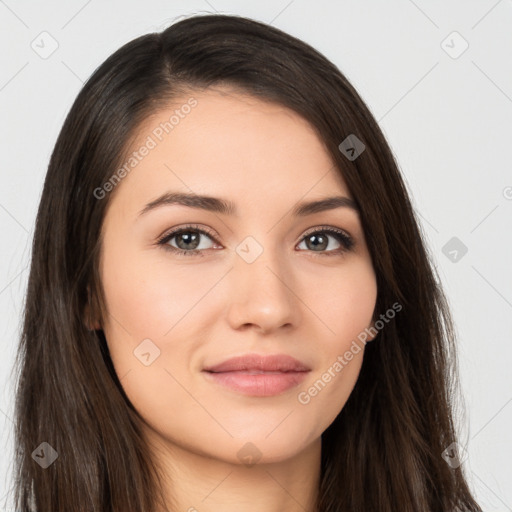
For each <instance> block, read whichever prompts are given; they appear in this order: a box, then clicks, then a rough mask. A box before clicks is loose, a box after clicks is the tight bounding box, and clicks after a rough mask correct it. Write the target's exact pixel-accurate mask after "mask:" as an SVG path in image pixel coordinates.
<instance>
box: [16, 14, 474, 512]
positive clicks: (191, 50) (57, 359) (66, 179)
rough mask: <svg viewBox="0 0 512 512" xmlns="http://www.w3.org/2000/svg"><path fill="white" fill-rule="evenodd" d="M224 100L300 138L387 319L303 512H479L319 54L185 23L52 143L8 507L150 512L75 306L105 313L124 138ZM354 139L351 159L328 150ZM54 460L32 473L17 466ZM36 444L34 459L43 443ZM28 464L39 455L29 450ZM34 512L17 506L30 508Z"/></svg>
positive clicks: (410, 301)
mask: <svg viewBox="0 0 512 512" xmlns="http://www.w3.org/2000/svg"><path fill="white" fill-rule="evenodd" d="M213 85H215V86H222V85H225V86H229V87H231V88H234V89H235V90H239V91H241V92H244V93H249V94H251V95H254V96H257V97H259V98H261V99H264V100H266V101H270V102H275V103H277V104H280V105H283V106H286V107H288V108H290V109H292V110H294V111H295V112H297V113H298V114H299V115H301V116H302V117H303V118H304V119H306V120H307V121H308V122H309V123H310V124H311V126H312V127H313V128H314V129H315V130H316V132H317V133H318V135H319V137H320V138H321V140H323V141H324V144H325V147H326V149H327V151H328V152H329V154H330V155H331V157H332V159H333V161H334V162H335V164H336V167H337V171H338V172H339V173H341V175H342V176H343V178H344V180H345V182H346V184H347V186H348V188H349V190H350V193H351V195H352V196H353V197H354V199H355V201H356V204H357V206H358V208H359V209H360V212H361V213H360V219H361V222H362V226H363V229H364V232H365V237H366V240H367V244H368V249H369V251H370V255H371V258H372V262H373V266H374V269H375V273H376V278H377V287H378V294H377V303H376V307H375V312H376V313H375V316H376V317H378V316H377V312H381V311H385V310H387V309H388V308H389V307H390V305H391V304H393V303H395V302H396V301H398V302H399V303H400V304H401V305H402V308H403V309H402V311H401V312H400V314H398V315H396V316H395V317H394V318H393V319H392V320H391V321H389V322H388V324H387V326H386V328H385V329H383V330H382V331H380V332H379V334H378V336H377V338H376V339H375V340H374V341H373V342H372V343H370V344H368V345H367V347H366V351H365V354H364V360H363V364H362V367H361V372H360V375H359V378H358V380H357V383H356V385H355V387H354V389H353V391H352V393H351V395H350V397H349V399H348V401H347V403H346V404H345V406H344V407H343V409H342V410H341V412H340V413H339V415H338V416H337V417H336V419H335V420H334V422H333V423H332V424H331V425H330V426H329V427H328V428H327V430H326V431H325V432H324V433H323V435H322V459H321V481H320V489H319V500H318V511H319V512H335V511H350V512H363V511H364V512H371V511H375V512H377V511H378V512H385V511H386V512H396V511H400V512H409V511H410V512H413V511H415V512H418V511H420V510H421V511H422V512H426V511H435V512H439V511H452V510H454V509H456V507H457V506H458V507H460V509H463V510H465V511H471V512H476V511H480V512H481V509H480V507H479V506H478V504H477V503H476V501H475V500H474V498H473V497H472V495H471V492H470V490H469V488H468V485H467V483H466V480H465V476H464V473H463V470H462V466H461V465H460V466H459V465H457V464H455V465H453V464H452V465H450V464H448V463H447V462H446V461H445V459H444V458H443V455H442V454H443V452H444V451H445V450H446V449H447V448H448V447H450V446H451V445H452V443H455V442H456V440H457V438H456V432H455V426H454V420H453V416H452V415H453V414H454V412H458V410H456V405H457V402H456V399H457V398H458V396H457V393H459V392H460V390H459V383H458V378H457V364H456V353H455V350H454V348H455V347H454V342H455V333H454V328H453V325H452V320H451V316H450V312H449V308H448V304H447V300H446V298H445V296H444V294H443V291H442V289H441V286H440V283H439V279H438V277H437V274H436V272H435V270H434V268H435V267H434V265H433V263H432V261H431V256H430V254H429V253H428V250H427V248H426V246H425V243H424V241H423V237H422V234H421V232H420V229H419V223H418V221H417V219H416V217H415V213H414V211H413V208H412V206H411V203H410V199H409V197H408V193H407V190H406V187H405V184H404V182H403V180H402V178H401V176H400V173H399V170H398V166H397V163H396V162H395V159H394V156H393V154H392V152H391V150H390V148H389V146H388V144H387V142H386V140H385V138H384V136H383V133H382V132H381V130H380V128H379V126H378V124H377V122H376V121H375V119H374V118H373V116H372V115H371V113H370V111H369V109H368V107H367V106H366V105H365V103H364V102H363V100H362V99H361V97H360V96H359V94H358V93H357V92H356V90H355V89H354V87H353V86H352V85H351V84H350V83H349V81H348V80H347V79H346V78H345V76H344V75H343V74H342V73H341V72H340V71H339V70H338V69H337V68H336V67H335V66H334V65H333V64H332V63H331V62H330V61H329V60H327V59H326V58H325V57H324V56H322V55H321V54H320V53H318V52H317V51H316V50H314V49H313V48H312V47H311V46H309V45H307V44H305V43H304V42H302V41H300V40H298V39H296V38H294V37H292V36H290V35H287V34H285V33H283V32H282V31H280V30H278V29H276V28H273V27H271V26H268V25H265V24H263V23H260V22H257V21H253V20H250V19H247V18H243V17H239V16H231V15H200V16H192V17H189V18H185V19H183V20H180V21H179V22H177V23H175V24H173V25H172V26H170V27H168V28H167V29H166V30H164V31H163V32H161V33H152V34H147V35H143V36H141V37H138V38H136V39H135V40H133V41H131V42H129V43H127V44H125V45H124V46H123V47H122V48H120V49H119V50H117V51H116V52H115V53H114V54H113V55H112V56H110V57H109V58H108V59H107V60H106V61H105V62H104V63H103V64H102V65H101V66H100V67H99V68H98V69H97V70H96V71H95V72H94V74H93V75H92V76H91V77H90V79H89V80H88V81H87V82H86V83H85V85H84V87H83V89H82V90H81V91H80V93H79V95H78V97H77V98H76V100H75V102H74V104H73V106H72V108H71V110H70V112H69V114H68V116H67V118H66V120H65V123H64V125H63V127H62V130H61V132H60V135H59V137H58V140H57V142H56V145H55V148H54V151H53V154H52V156H51V160H50V163H49V167H48V172H47V175H46V180H45V183H44V189H43V193H42V197H41V201H40V204H39V210H38V213H37V220H36V227H35V234H34V240H33V247H32V260H31V267H30V276H29V281H28V289H27V296H26V304H25V309H24V312H23V315H24V316H23V330H22V336H21V340H20V346H19V349H18V354H17V359H16V364H17V367H18V368H19V370H18V371H19V376H18V378H19V383H18V388H17V396H16V410H15V413H16V419H15V424H16V430H15V435H16V439H15V443H16V449H17V452H16V471H15V478H16V480H15V483H16V485H15V491H16V492H15V499H16V507H17V510H19V511H20V512H27V511H29V510H37V511H38V512H50V511H51V512H54V511H57V510H58V511H64V510H66V511H68V510H81V511H96V512H97V511H100V510H101V511H102V512H107V511H112V512H114V511H115V512H127V511H128V510H129V511H131V512H154V511H155V510H156V508H157V507H158V506H162V503H163V498H162V496H163V494H161V493H160V486H161V479H160V477H161V474H160V472H159V470H158V468H156V466H155V464H154V463H153V461H151V462H150V461H148V460H147V457H146V454H147V449H146V446H145V440H144V437H143V435H142V429H141V424H142V419H141V418H140V416H139V415H138V413H137V411H136V410H135V409H134V407H133V406H132V405H131V403H130V401H129V400H128V399H127V397H126V395H125V394H124V392H123V388H122V386H121V384H120V382H119V378H118V376H117V375H116V372H115V370H114V368H113V365H112V362H111V360H110V356H109V352H108V348H107V345H106V340H105V337H104V333H103V332H102V331H101V330H98V331H94V330H93V331H90V330H88V329H87V327H86V325H85V323H84V321H83V318H84V314H85V311H86V310H87V307H88V305H90V307H91V310H92V311H93V312H94V313H95V314H97V315H99V318H103V317H102V315H106V314H108V313H107V310H106V307H105V299H104V295H103V290H102V285H101V282H100V279H99V271H98V261H99V255H100V250H101V236H100V233H101V228H102V222H103V219H104V216H105V212H106V208H107V206H108V204H109V200H111V197H112V194H110V196H109V197H106V198H105V199H96V197H95V194H94V191H95V190H97V189H98V187H102V185H103V184H104V183H105V182H106V181H107V180H108V179H109V178H110V177H111V176H112V175H113V174H114V173H115V171H116V169H118V166H119V165H121V164H122V162H123V160H124V156H125V152H126V150H127V147H128V145H129V143H130V141H131V140H132V139H133V137H134V136H135V134H136V133H137V127H138V126H139V125H140V123H141V122H142V121H143V120H144V119H146V118H147V117H148V116H149V115H151V114H152V113H155V112H156V111H157V110H159V109H160V108H162V107H164V106H166V105H168V104H169V101H170V100H172V99H173V98H177V97H178V96H180V95H182V94H183V93H184V92H187V91H188V92H190V91H194V90H204V89H205V88H207V87H209V86H213ZM351 135H355V136H356V137H357V138H358V139H360V140H361V141H362V142H363V143H364V145H365V150H364V151H363V152H362V153H361V154H360V155H359V156H358V157H357V158H356V159H353V160H349V159H347V158H346V156H345V155H344V154H342V152H341V151H340V149H339V145H340V143H341V142H342V141H344V140H345V139H346V138H347V137H348V136H351ZM43 441H44V442H47V443H48V444H49V445H51V447H52V448H53V449H54V450H56V452H57V453H58V459H57V461H56V462H55V463H53V464H51V465H50V466H49V467H48V468H47V469H45V470H42V469H41V467H40V466H39V465H38V464H37V463H36V462H35V460H33V457H32V456H31V455H32V454H33V452H34V450H35V449H36V448H38V447H39V446H40V444H41V443H42V442H43ZM45 446H46V445H45ZM39 449H41V448H39ZM31 503H32V508H31Z"/></svg>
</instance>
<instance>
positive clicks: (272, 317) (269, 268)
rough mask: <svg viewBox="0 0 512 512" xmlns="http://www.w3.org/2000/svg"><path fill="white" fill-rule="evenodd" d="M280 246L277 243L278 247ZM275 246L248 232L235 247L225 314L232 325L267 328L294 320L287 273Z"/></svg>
mask: <svg viewBox="0 0 512 512" xmlns="http://www.w3.org/2000/svg"><path fill="white" fill-rule="evenodd" d="M282 249H283V248H282V247H281V250H282ZM281 256H282V255H281V254H280V253H279V248H278V247H277V246H276V247H271V246H270V245H267V246H265V247H264V246H263V244H261V243H260V242H259V241H257V240H256V239H255V238H253V237H251V236H248V237H246V238H245V239H244V240H243V241H242V242H241V243H240V244H238V246H237V248H236V255H235V257H234V268H233V270H232V272H230V275H231V280H232V283H233V286H232V295H231V303H230V307H229V314H228V318H229V321H230V323H231V324H232V326H233V327H234V328H236V327H240V326H242V325H245V324H253V325H254V326H256V327H259V328H261V329H263V330H265V331H271V330H273V329H277V328H279V327H281V326H284V325H287V324H293V323H295V322H296V321H297V314H298V304H297V299H296V297H295V295H294V293H293V291H292V290H293V282H291V277H290V276H291V273H290V272H289V267H288V266H287V264H286V261H285V258H283V257H281Z"/></svg>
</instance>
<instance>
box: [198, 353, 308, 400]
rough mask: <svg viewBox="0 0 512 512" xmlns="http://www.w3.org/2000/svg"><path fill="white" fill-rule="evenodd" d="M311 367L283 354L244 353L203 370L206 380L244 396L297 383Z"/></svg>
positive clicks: (270, 392) (276, 391) (272, 393)
mask: <svg viewBox="0 0 512 512" xmlns="http://www.w3.org/2000/svg"><path fill="white" fill-rule="evenodd" d="M310 371H311V369H310V368H309V367H308V366H307V365H305V364H304V363H302V362H300V361H299V360H297V359H295V358H293V357H291V356H288V355H285V354H278V355H270V356H262V355H258V354H248V355H245V356H241V357H235V358H231V359H228V360H226V361H224V362H222V363H220V364H217V365H215V366H211V367H207V368H205V369H203V374H204V375H205V378H206V379H207V380H208V381H209V382H213V383H215V384H217V385H220V386H222V387H224V388H228V389H231V390H232V391H235V392H237V393H241V394H244V395H248V396H258V397H266V396H275V395H279V394H281V393H284V392H285V391H287V390H289V389H291V388H293V387H295V386H298V385H299V384H300V383H301V382H302V381H303V380H304V379H305V378H306V376H307V375H308V373H309V372H310Z"/></svg>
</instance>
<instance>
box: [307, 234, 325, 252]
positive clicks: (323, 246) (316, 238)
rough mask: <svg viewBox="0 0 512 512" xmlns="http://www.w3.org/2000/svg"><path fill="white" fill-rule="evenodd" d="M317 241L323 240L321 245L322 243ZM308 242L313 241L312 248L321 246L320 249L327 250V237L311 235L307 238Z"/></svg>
mask: <svg viewBox="0 0 512 512" xmlns="http://www.w3.org/2000/svg"><path fill="white" fill-rule="evenodd" d="M319 239H320V240H322V239H323V243H322V242H318V240H319ZM309 240H312V241H313V246H314V247H319V246H321V249H326V248H327V237H324V236H323V235H311V236H310V237H309Z"/></svg>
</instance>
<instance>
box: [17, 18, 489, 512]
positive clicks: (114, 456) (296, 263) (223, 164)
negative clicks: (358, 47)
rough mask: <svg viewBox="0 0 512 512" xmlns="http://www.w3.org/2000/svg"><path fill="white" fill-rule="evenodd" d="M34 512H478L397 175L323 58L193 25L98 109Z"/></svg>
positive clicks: (45, 409) (52, 317)
mask: <svg viewBox="0 0 512 512" xmlns="http://www.w3.org/2000/svg"><path fill="white" fill-rule="evenodd" d="M17 363H18V366H19V372H20V375H19V385H18V394H17V401H16V426H17V430H16V443H17V446H18V455H17V459H16V464H17V466H16V477H17V481H16V485H17V486H16V504H17V509H18V510H22V511H27V510H37V511H49V510H52V511H53V510H59V511H60V510H80V511H89V510H90V511H100V510H101V511H116V512H126V511H128V510H129V511H131V512H135V511H137V512H139V511H140V512H142V511H146V512H155V511H157V512H159V511H164V510H169V511H171V510H189V511H193V510H198V511H210V510H224V511H226V510H234V509H235V508H236V510H244V511H253V510H265V511H274V510H290V511H291V510H308V511H318V512H334V511H351V512H354V511H361V512H362V511H365V512H369V511H379V512H383V511H389V512H391V511H397V510H400V511H401V512H406V511H411V512H412V511H420V510H421V511H427V510H428V511H436V512H437V511H454V510H464V511H479V510H481V509H480V508H479V506H478V504H477V503H476V501H475V500H474V498H473V497H472V495H471V492H470V490H469V488H468V485H467V483H466V480H465V477H464V474H463V471H462V465H461V464H460V454H459V446H458V444H457V439H456V433H455V429H454V423H453V410H452V407H453V397H454V391H457V387H456V385H457V380H456V378H455V377H456V373H455V370H456V359H455V352H454V333H453V329H452V324H451V317H450V313H449V310H448V307H447V303H446V300H445V297H444V295H443V292H442V290H441V287H440V285H439V283H438V280H437V276H436V274H435V271H434V269H433V265H432V263H431V261H430V259H429V256H428V253H427V250H426V247H425V243H424V242H423V239H422V236H421V233H420V230H419V228H418V223H417V220H416V218H415V216H414V212H413V209H412V207H411V203H410V200H409V197H408V194H407V191H406V188H405V186H404V183H403V181H402V178H401V176H400V174H399V171H398V168H397V164H396V162H395V160H394V158H393V155H392V153H391V151H390V149H389V146H388V144H387V142H386V141H385V139H384V136H383V134H382V132H381V130H380V129H379V127H378V125H377V123H376V122H375V120H374V118H373V117H372V115H371V114H370V112H369V110H368V108H367V107H366V105H365V104H364V102H363V100H362V99H361V98H360V97H359V95H358V94H357V92H356V91H355V90H354V88H353V87H352V86H351V85H350V83H349V82H348V81H347V79H346V78H345V77H344V76H343V75H342V74H341V73H340V71H339V70H338V69H337V68H336V67H335V66H334V65H333V64H332V63H330V62H329V61H328V60H326V59H325V57H323V56H322V55H320V54H319V53H318V52H316V51H315V50H314V49H313V48H311V47H310V46H308V45H307V44H305V43H303V42H301V41H299V40H297V39H295V38H293V37H291V36H289V35H287V34H285V33H283V32H281V31H279V30H277V29H275V28H273V27H270V26H267V25H264V24H262V23H259V22H256V21H253V20H249V19H245V18H241V17H237V16H227V15H208V16H196V17H191V18H188V19H185V20H182V21H180V22H178V23H175V24H174V25H172V26H171V27H169V28H167V29H166V30H164V31H163V32H162V33H156V34H148V35H145V36H142V37H139V38H137V39H135V40H134V41H131V42H130V43H128V44H126V45H125V46H123V47H122V48H121V49H120V50H118V51H117V52H115V53H114V54H113V55H112V56H111V57H109V58H108V59H107V60H106V61H105V62H104V63H103V64H102V65H101V66H100V67H99V68H98V69H97V70H96V72H95V73H94V74H93V76H92V77H91V78H90V79H89V81H88V82H87V83H86V84H85V86H84V88H83V90H82V91H81V92H80V94H79V96H78V98H77V99H76V101H75V103H74V105H73V107H72V109H71V111H70V113H69V115H68V117H67V119H66V121H65V123H64V126H63V128H62V131H61V134H60V136H59V138H58V140H57V143H56V146H55V149H54V152H53V155H52V158H51V161H50V165H49V169H48V173H47V177H46V181H45V185H44V190H43V195H42V198H41V202H40V206H39V211H38V216H37V223H36V231H35V236H34V245H33V256H32V264H31V270H30V277H29V284H28V291H27V301H26V309H25V312H24V329H23V334H22V339H21V343H20V348H19V353H18V360H17Z"/></svg>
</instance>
